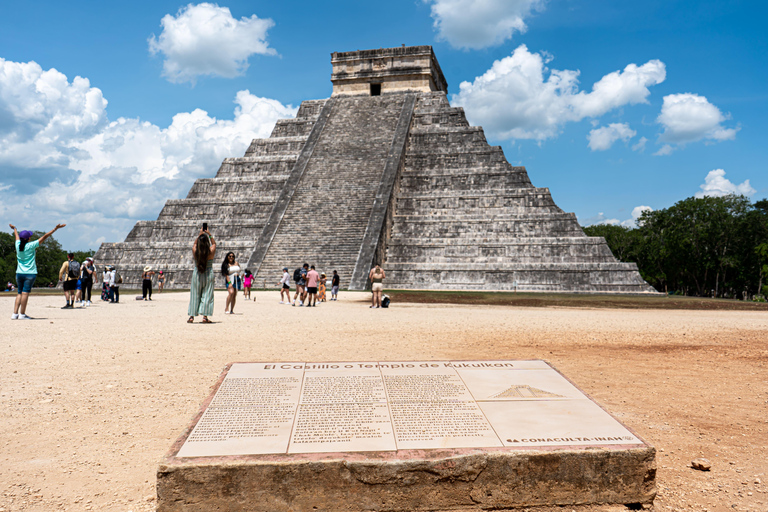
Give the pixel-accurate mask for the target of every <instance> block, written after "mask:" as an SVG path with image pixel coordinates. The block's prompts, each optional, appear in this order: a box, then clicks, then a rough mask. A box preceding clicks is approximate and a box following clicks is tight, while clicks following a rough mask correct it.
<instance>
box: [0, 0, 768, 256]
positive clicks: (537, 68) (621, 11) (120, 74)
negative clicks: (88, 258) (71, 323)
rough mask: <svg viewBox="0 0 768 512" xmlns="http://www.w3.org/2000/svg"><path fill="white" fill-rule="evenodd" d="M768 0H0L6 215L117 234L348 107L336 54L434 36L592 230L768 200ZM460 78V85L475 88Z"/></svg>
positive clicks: (0, 132) (476, 105) (500, 136)
mask: <svg viewBox="0 0 768 512" xmlns="http://www.w3.org/2000/svg"><path fill="white" fill-rule="evenodd" d="M766 14H768V7H765V6H764V4H763V3H761V2H756V1H754V2H741V1H730V2H711V1H697V2H690V1H685V2H684V1H669V0H667V1H664V2H661V1H655V0H649V1H645V2H615V1H608V0H597V1H590V2H575V1H571V0H549V1H544V0H482V1H481V0H409V1H394V0H393V1H389V2H384V3H381V2H350V1H346V2H345V1H339V2H333V3H323V2H304V1H285V2H260V1H257V2H253V1H251V2H239V1H231V2H223V3H219V4H205V3H200V4H185V3H178V2H167V1H153V2H143V1H134V2H131V3H128V4H126V3H111V2H98V3H97V2H69V3H66V4H64V3H61V2H14V3H12V2H6V1H3V2H2V3H0V194H2V196H0V197H2V198H3V200H2V202H0V221H1V222H2V223H3V225H7V224H8V223H9V222H12V223H14V224H17V225H18V226H19V227H20V228H24V229H39V230H47V229H50V228H51V227H53V225H55V224H56V223H57V222H66V223H67V224H68V228H67V229H65V230H63V231H60V232H59V233H57V237H58V238H60V239H61V240H62V242H63V243H64V245H65V247H68V248H73V249H85V248H93V249H95V248H97V247H98V244H99V243H101V242H102V241H121V240H123V239H124V237H125V235H126V234H127V233H128V231H129V230H130V229H131V227H132V226H133V224H134V223H135V221H137V220H141V219H154V218H156V217H157V214H158V213H159V211H160V209H161V208H162V205H163V203H164V202H165V200H166V199H168V198H175V197H185V196H186V193H187V191H188V190H189V187H190V186H191V184H192V183H193V182H194V180H195V179H197V178H202V177H211V176H213V175H215V173H216V170H217V169H218V166H219V163H220V162H221V160H222V159H223V158H224V157H228V156H240V155H242V153H243V151H244V150H245V147H246V146H247V144H248V142H249V141H250V139H252V138H254V137H266V136H268V135H269V132H270V131H271V128H272V126H273V125H274V122H275V120H276V119H278V118H281V117H290V116H292V115H293V114H294V113H295V111H296V108H297V107H298V105H299V104H300V103H301V101H302V100H305V99H316V98H326V97H328V96H330V94H331V83H330V71H331V67H330V53H331V52H333V51H348V50H356V49H368V48H378V47H390V46H399V45H401V44H406V45H420V44H431V45H432V46H433V47H434V49H435V53H436V55H437V58H438V60H439V62H440V64H441V67H442V69H443V71H444V73H445V75H446V79H447V80H448V84H449V99H450V100H451V102H452V104H454V105H461V106H463V107H464V108H465V110H466V112H467V116H468V118H469V120H470V122H472V123H473V124H478V125H481V126H483V127H484V128H485V131H486V136H487V138H488V140H489V141H490V142H491V143H492V144H498V145H501V146H502V147H503V149H504V152H505V154H506V156H507V158H508V160H509V161H510V162H512V163H513V164H516V165H517V164H519V165H525V166H526V167H527V169H528V173H529V176H530V178H531V180H532V182H533V184H534V185H536V186H539V187H549V188H550V190H551V192H552V194H553V197H554V199H555V201H556V203H557V204H558V205H559V206H560V207H561V208H562V209H564V210H565V211H572V212H575V213H576V215H577V216H578V217H579V220H580V222H581V223H582V224H583V225H587V224H590V223H595V222H611V223H624V224H625V225H631V224H632V222H633V215H634V216H636V215H638V214H639V212H640V211H641V210H642V209H643V208H652V209H658V208H666V207H668V206H670V205H672V204H674V203H675V202H676V201H678V200H681V199H684V198H686V197H690V196H692V195H694V194H697V193H698V194H714V195H717V194H724V193H727V192H739V193H744V194H746V195H748V196H749V197H751V198H752V199H753V200H757V199H761V198H764V197H766V196H768V172H766V163H765V162H766V160H767V157H768V151H766V149H765V147H766V144H765V142H764V137H765V135H766V134H767V133H768V130H767V128H768V87H766V84H768V69H767V68H766V59H765V56H766V55H768V37H766V32H768V31H766V30H765V26H764V22H765V20H766V19H767V17H766ZM462 83H464V85H461V84H462Z"/></svg>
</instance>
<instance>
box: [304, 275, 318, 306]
mask: <svg viewBox="0 0 768 512" xmlns="http://www.w3.org/2000/svg"><path fill="white" fill-rule="evenodd" d="M319 282H320V275H319V274H318V273H317V270H315V266H314V265H312V266H311V267H309V272H307V294H308V295H309V299H308V300H307V307H314V306H317V285H318V283H319Z"/></svg>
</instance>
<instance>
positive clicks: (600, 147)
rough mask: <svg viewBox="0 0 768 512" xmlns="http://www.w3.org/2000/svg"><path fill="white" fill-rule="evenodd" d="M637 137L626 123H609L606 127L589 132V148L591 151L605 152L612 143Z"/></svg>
mask: <svg viewBox="0 0 768 512" xmlns="http://www.w3.org/2000/svg"><path fill="white" fill-rule="evenodd" d="M635 135H637V132H636V131H635V130H633V129H631V128H630V127H629V124H627V123H611V124H609V125H608V126H603V127H601V128H595V129H594V130H591V131H590V132H589V135H587V139H589V148H590V149H591V150H592V151H605V150H607V149H610V147H611V146H612V145H613V143H614V142H616V141H617V140H623V141H624V142H628V141H629V139H631V138H632V137H634V136H635Z"/></svg>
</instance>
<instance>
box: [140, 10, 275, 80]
mask: <svg viewBox="0 0 768 512" xmlns="http://www.w3.org/2000/svg"><path fill="white" fill-rule="evenodd" d="M160 24H161V25H162V27H163V31H162V32H161V33H160V36H159V37H155V35H154V34H153V35H152V37H150V38H149V50H150V52H152V54H153V55H156V54H158V53H162V54H163V56H164V58H165V60H164V61H163V75H164V76H165V77H166V78H168V80H169V81H171V82H193V83H194V82H195V80H196V79H197V77H199V76H203V75H218V76H223V77H226V78H232V77H235V76H239V75H242V74H243V73H244V72H245V70H246V69H248V58H249V57H250V56H251V55H254V54H260V55H275V54H276V52H275V50H274V49H273V48H270V47H269V43H267V31H268V30H269V29H270V28H272V26H274V24H275V23H274V22H273V21H272V20H271V19H260V18H258V17H257V16H256V15H255V14H254V15H253V16H251V17H250V18H246V17H243V18H241V19H239V20H236V19H235V18H233V17H232V13H231V12H230V11H229V8H227V7H219V6H218V5H216V4H209V3H201V4H197V5H194V4H189V5H187V6H186V7H182V8H181V9H179V12H178V13H177V14H176V16H171V15H170V14H166V15H165V16H163V19H162V20H161V22H160Z"/></svg>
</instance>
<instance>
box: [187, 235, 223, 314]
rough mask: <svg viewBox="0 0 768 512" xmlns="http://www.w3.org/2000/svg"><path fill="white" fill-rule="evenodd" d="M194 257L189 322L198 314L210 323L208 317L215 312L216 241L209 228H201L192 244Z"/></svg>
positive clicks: (188, 312)
mask: <svg viewBox="0 0 768 512" xmlns="http://www.w3.org/2000/svg"><path fill="white" fill-rule="evenodd" d="M192 257H193V259H194V261H195V269H194V270H193V271H192V281H191V283H190V288H189V309H188V310H187V314H188V315H189V320H187V323H189V324H191V323H192V322H194V321H195V317H196V316H197V315H203V323H204V324H210V323H212V322H211V320H210V319H209V318H208V317H209V316H210V315H212V314H213V285H214V284H215V279H214V277H213V259H214V258H215V257H216V241H215V240H214V239H213V235H211V234H210V233H209V232H208V230H207V229H200V233H199V234H198V235H197V238H196V239H195V243H194V244H192Z"/></svg>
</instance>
